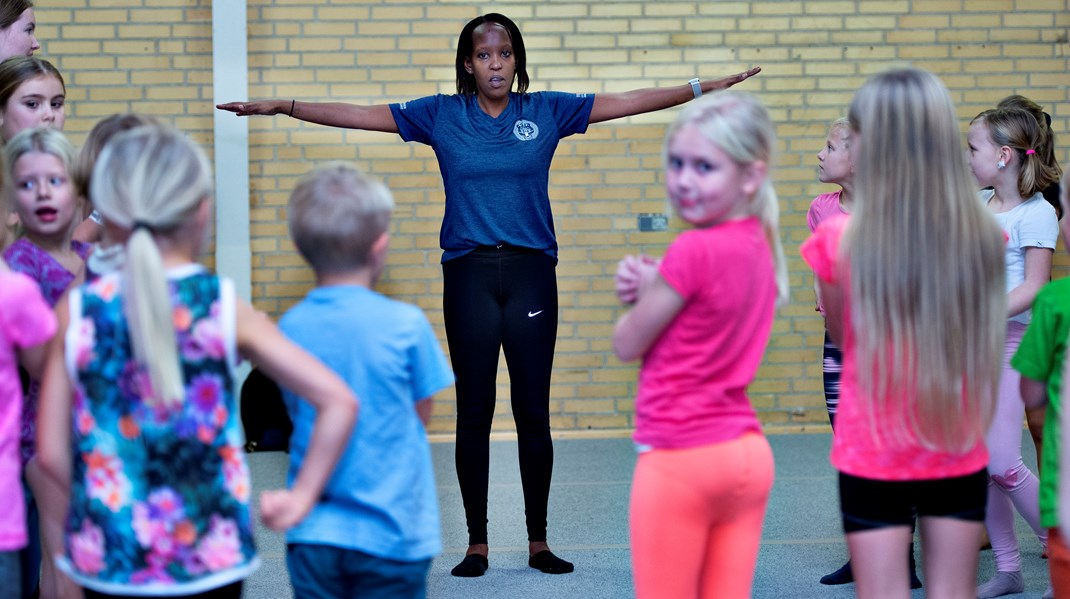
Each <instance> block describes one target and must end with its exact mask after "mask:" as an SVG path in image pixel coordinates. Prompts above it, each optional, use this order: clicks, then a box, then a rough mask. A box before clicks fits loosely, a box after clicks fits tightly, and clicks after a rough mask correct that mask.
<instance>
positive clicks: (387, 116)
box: [217, 13, 760, 576]
mask: <svg viewBox="0 0 1070 599" xmlns="http://www.w3.org/2000/svg"><path fill="white" fill-rule="evenodd" d="M759 70H760V69H758V68H753V69H750V70H748V71H745V72H742V73H739V74H737V75H733V76H730V77H725V78H723V79H716V80H709V81H700V80H699V79H693V80H691V81H690V82H688V83H684V84H681V85H676V86H672V87H666V88H648V89H640V90H633V91H629V92H622V93H606V94H598V95H597V96H592V95H591V94H566V93H561V92H528V83H529V79H528V72H527V55H526V53H525V50H524V39H523V37H522V36H521V34H520V29H519V28H518V27H517V26H516V23H514V22H513V21H511V20H510V19H509V18H507V17H506V16H504V15H501V14H497V13H491V14H487V15H483V16H480V17H476V18H475V19H472V20H471V21H469V22H468V24H467V25H465V27H464V29H463V30H462V31H461V34H460V37H459V39H458V44H457V56H456V72H457V94H456V95H444V94H440V95H437V96H430V97H427V98H420V99H417V100H413V101H410V102H401V103H397V104H377V105H372V106H357V105H353V104H345V103H338V102H332V103H326V102H322V103H321V102H301V104H298V103H297V101H296V100H294V99H289V98H288V99H278V100H266V101H262V102H231V103H227V104H220V105H219V106H217V108H219V109H221V110H227V111H230V112H234V113H236V114H237V115H238V116H248V115H268V116H270V115H277V114H284V115H287V116H290V117H293V118H297V119H301V120H303V121H308V122H312V123H318V124H321V125H329V126H334V127H345V128H349V129H364V130H369V131H383V132H386V133H398V134H400V135H401V136H402V139H404V140H406V141H418V142H421V143H426V144H429V145H431V147H432V148H433V149H434V151H435V155H436V156H437V157H438V161H439V169H440V170H441V172H442V178H443V182H444V183H445V191H446V207H445V218H444V219H443V223H442V234H441V245H442V249H443V250H444V253H443V264H442V270H443V276H444V286H443V302H442V303H443V316H444V320H445V325H446V338H447V341H448V343H449V346H450V358H451V360H452V363H453V369H454V372H455V374H456V377H457V459H456V463H457V478H458V481H459V483H460V487H461V497H462V499H463V501H464V508H465V515H466V518H467V521H468V537H469V538H468V550H467V552H466V555H465V559H464V561H462V562H461V563H460V564H459V565H458V566H457V567H456V568H454V569H453V571H452V573H453V575H454V576H482V575H483V573H484V572H485V571H486V570H487V567H488V565H489V562H488V560H487V556H488V554H489V546H488V540H487V487H488V467H489V454H490V429H491V419H492V418H493V416H494V402H495V387H496V385H495V379H496V377H497V372H498V356H499V354H500V353H501V352H502V350H503V349H504V353H505V356H506V361H507V362H508V365H509V376H510V380H511V383H512V393H511V396H512V397H511V399H512V407H513V417H514V419H515V420H516V429H517V436H518V441H519V445H520V451H519V456H520V473H521V480H522V481H523V487H524V504H525V505H524V507H525V515H526V518H527V532H528V552H529V556H530V557H529V560H528V565H529V566H531V567H532V568H535V569H537V570H539V571H541V572H545V573H548V574H563V573H567V572H571V571H572V569H573V566H572V564H571V563H569V562H567V561H565V560H563V559H560V558H558V557H557V556H555V555H554V554H553V553H551V552H550V549H549V545H548V544H547V542H546V508H547V502H548V498H549V493H550V478H551V473H552V470H553V445H552V442H551V439H550V409H549V404H550V373H551V370H552V367H553V357H554V344H555V342H556V339H557V324H558V321H557V318H558V315H557V307H558V306H557V279H556V274H555V271H556V267H557V240H556V237H555V234H554V230H553V218H552V216H551V214H550V201H549V194H548V191H547V180H548V177H549V170H550V161H551V159H552V157H553V153H554V151H555V150H556V147H557V142H558V140H559V139H560V138H562V137H566V136H568V135H572V134H575V133H582V132H584V131H585V130H586V127H587V125H589V124H590V123H599V122H602V121H609V120H613V119H618V118H623V117H626V116H632V115H636V114H642V113H646V112H652V111H655V110H662V109H665V108H669V107H672V106H678V105H680V104H683V103H685V102H688V101H689V100H692V99H694V98H696V97H698V96H701V95H702V94H703V93H709V92H712V91H715V90H719V89H724V88H727V87H730V86H732V85H734V84H736V83H739V82H740V81H743V80H744V79H747V78H748V77H751V76H753V75H755V74H757V73H758V72H759ZM514 84H515V85H516V91H515V92H514V91H513V86H514Z"/></svg>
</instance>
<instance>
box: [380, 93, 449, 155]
mask: <svg viewBox="0 0 1070 599" xmlns="http://www.w3.org/2000/svg"><path fill="white" fill-rule="evenodd" d="M442 98H443V96H442V95H441V94H439V95H437V96H427V97H424V98H417V99H415V100H409V101H407V102H398V103H396V104H390V113H391V114H392V115H394V122H395V123H396V124H397V126H398V134H399V135H401V139H403V140H405V141H415V142H419V143H422V144H428V145H431V131H432V130H433V129H434V126H435V115H437V114H438V108H439V102H440V101H441V100H442Z"/></svg>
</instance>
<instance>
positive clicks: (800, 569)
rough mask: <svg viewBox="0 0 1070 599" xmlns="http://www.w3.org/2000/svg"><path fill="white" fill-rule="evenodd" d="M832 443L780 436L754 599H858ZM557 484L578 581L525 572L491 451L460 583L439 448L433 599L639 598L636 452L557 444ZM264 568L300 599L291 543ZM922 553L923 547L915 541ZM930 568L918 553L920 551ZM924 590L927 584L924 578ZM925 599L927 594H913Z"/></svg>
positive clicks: (518, 527)
mask: <svg viewBox="0 0 1070 599" xmlns="http://www.w3.org/2000/svg"><path fill="white" fill-rule="evenodd" d="M830 439H831V437H830V435H829V434H828V433H798V434H772V435H770V436H769V442H770V444H771V445H772V447H773V454H774V456H775V459H776V482H775V483H774V486H773V492H772V496H771V497H770V501H769V508H768V510H767V512H766V518H765V526H764V528H763V532H762V546H761V550H760V552H759V556H758V565H757V568H756V571H755V578H754V597H759V598H771V599H772V598H792V599H794V598H810V597H816V598H822V597H829V598H840V597H844V598H845V597H853V596H854V585H845V586H840V587H828V586H823V585H821V584H819V583H818V579H819V578H820V577H821V576H822V575H823V574H826V573H828V572H830V571H832V570H834V569H835V568H837V567H839V566H840V565H841V564H842V563H843V561H844V560H845V559H846V556H847V550H846V547H845V546H844V543H843V535H842V530H841V528H840V523H839V504H838V497H837V493H836V476H835V471H834V470H833V469H832V467H831V466H830V465H829V462H828V451H829V442H830ZM1023 448H1024V450H1025V452H1026V457H1025V459H1026V462H1027V463H1028V464H1029V465H1030V467H1031V468H1034V471H1035V459H1034V456H1033V453H1032V441H1031V440H1029V439H1028V435H1023ZM554 451H555V461H554V482H553V487H552V489H551V494H550V515H549V522H550V529H549V540H550V545H551V547H552V548H553V549H554V551H555V552H556V553H557V554H558V555H560V556H561V557H563V558H565V559H568V560H570V561H572V562H574V563H575V564H576V571H575V572H574V573H572V574H565V575H559V576H552V575H547V574H542V573H540V572H537V571H535V570H533V569H531V568H529V567H528V566H527V541H526V536H525V529H524V507H523V495H522V493H521V488H520V475H519V472H518V469H517V456H516V443H515V442H510V441H495V442H493V443H492V444H491V472H490V481H491V482H490V503H489V514H488V517H489V520H490V531H489V532H490V546H491V556H490V570H488V571H487V574H486V575H485V576H483V577H481V578H475V579H461V578H454V577H452V576H450V574H449V571H450V568H452V567H453V566H454V565H455V564H456V563H457V562H459V561H460V560H461V558H462V557H463V556H464V550H465V548H466V545H467V533H466V529H465V524H464V511H463V509H462V507H461V499H460V492H459V491H458V489H457V481H456V476H455V474H454V469H453V444H452V443H448V442H441V443H433V444H432V452H433V457H434V462H435V475H436V480H437V482H438V496H439V503H440V506H441V515H442V532H443V544H444V549H443V552H442V554H441V555H440V556H439V557H438V558H436V559H435V560H434V563H433V565H432V568H431V573H430V576H429V579H428V597H431V598H458V599H469V598H477V597H478V598H481V599H482V598H503V599H514V598H543V597H545V598H559V597H560V598H565V597H569V598H571V597H582V598H592V599H600V598H606V599H620V598H625V597H631V596H632V595H633V588H632V580H631V565H630V553H629V550H628V493H629V486H630V483H631V476H632V469H633V467H634V464H635V452H634V450H633V448H632V444H631V441H630V440H628V439H622V438H610V439H558V440H556V441H555V442H554ZM249 459H250V467H251V469H252V474H253V483H254V487H255V488H256V489H268V488H273V487H279V486H282V485H283V484H284V482H285V468H286V460H287V456H286V454H284V453H280V452H269V453H255V454H250V455H249ZM1018 538H1019V541H1020V543H1021V546H1022V558H1023V570H1024V574H1025V578H1026V592H1025V593H1021V594H1018V595H1010V596H1009V597H1018V598H1022V597H1028V598H1030V599H1033V598H1039V597H1040V596H1041V594H1042V593H1043V592H1044V590H1045V588H1046V587H1047V580H1048V574H1047V562H1046V561H1045V560H1043V559H1041V556H1040V553H1041V547H1040V543H1039V542H1038V541H1037V539H1036V537H1035V536H1033V535H1032V533H1031V532H1030V530H1029V528H1028V526H1027V525H1026V524H1025V522H1024V521H1022V520H1021V518H1020V517H1019V518H1018ZM257 541H258V544H259V545H258V546H259V550H260V556H261V559H262V560H263V566H262V567H261V568H260V570H259V571H257V572H256V573H255V574H254V575H253V576H252V577H250V578H249V579H248V580H247V581H246V585H245V593H244V596H245V597H247V598H250V599H290V598H291V597H292V596H293V594H292V592H291V591H290V586H289V579H288V577H287V574H286V563H285V544H284V542H283V538H282V535H279V534H276V533H274V532H272V531H270V530H267V529H265V528H263V527H259V528H258V530H257ZM915 546H916V551H918V549H917V548H918V547H920V543H919V542H915ZM919 558H920V551H919ZM993 570H994V564H993V559H992V552H991V551H982V552H981V555H980V580H987V578H988V577H989V576H991V575H992V573H993ZM922 578H923V579H924V574H922ZM913 596H914V597H919V598H920V597H924V596H925V595H924V589H921V590H918V591H914V594H913Z"/></svg>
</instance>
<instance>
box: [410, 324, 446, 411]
mask: <svg viewBox="0 0 1070 599" xmlns="http://www.w3.org/2000/svg"><path fill="white" fill-rule="evenodd" d="M416 327H417V334H416V343H414V344H413V346H412V348H410V350H409V366H410V368H411V369H412V397H413V399H414V400H416V401H419V400H421V399H425V398H427V397H431V396H432V395H434V394H435V393H438V392H439V391H441V390H443V389H445V388H446V387H449V386H450V385H452V384H453V370H451V369H450V366H449V363H448V362H447V361H446V355H445V354H444V353H442V346H441V345H439V342H438V338H437V337H435V332H434V330H432V329H431V323H429V322H427V317H425V316H424V315H423V313H422V312H417V315H416Z"/></svg>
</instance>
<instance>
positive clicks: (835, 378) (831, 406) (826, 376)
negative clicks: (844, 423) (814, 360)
mask: <svg viewBox="0 0 1070 599" xmlns="http://www.w3.org/2000/svg"><path fill="white" fill-rule="evenodd" d="M842 365H843V353H842V352H841V351H840V348H839V347H837V346H836V344H835V343H833V342H832V339H831V338H829V333H828V331H825V345H824V346H823V348H822V350H821V376H822V381H823V382H824V385H825V408H826V409H827V410H828V414H829V424H831V425H833V426H835V425H836V409H837V408H838V407H839V405H840V371H841V369H842Z"/></svg>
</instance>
